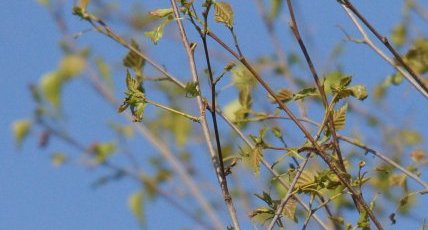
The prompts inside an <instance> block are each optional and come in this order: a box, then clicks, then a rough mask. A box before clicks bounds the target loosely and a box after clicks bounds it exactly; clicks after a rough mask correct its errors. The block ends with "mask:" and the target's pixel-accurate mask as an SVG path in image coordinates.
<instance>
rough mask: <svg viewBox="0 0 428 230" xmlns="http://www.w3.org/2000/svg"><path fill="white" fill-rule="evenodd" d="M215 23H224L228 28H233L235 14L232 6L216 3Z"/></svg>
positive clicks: (225, 3)
mask: <svg viewBox="0 0 428 230" xmlns="http://www.w3.org/2000/svg"><path fill="white" fill-rule="evenodd" d="M214 10H215V15H214V16H215V17H214V19H215V21H216V22H220V23H224V24H225V25H226V26H227V27H229V28H232V27H233V20H234V14H233V10H232V6H231V5H230V4H229V3H227V2H215V4H214Z"/></svg>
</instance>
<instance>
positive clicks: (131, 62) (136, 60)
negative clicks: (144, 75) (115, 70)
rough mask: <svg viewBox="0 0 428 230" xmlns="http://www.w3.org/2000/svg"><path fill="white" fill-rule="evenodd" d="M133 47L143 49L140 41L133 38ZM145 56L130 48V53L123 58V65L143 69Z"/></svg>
mask: <svg viewBox="0 0 428 230" xmlns="http://www.w3.org/2000/svg"><path fill="white" fill-rule="evenodd" d="M131 47H133V48H134V49H136V50H138V51H141V50H140V47H139V45H138V43H137V42H136V41H135V40H131ZM144 62H145V60H144V58H142V57H141V56H140V55H138V54H137V53H136V52H134V51H132V50H130V51H129V52H128V54H126V56H125V58H123V65H124V66H125V67H128V68H132V69H134V70H135V71H137V70H141V68H142V67H143V65H144Z"/></svg>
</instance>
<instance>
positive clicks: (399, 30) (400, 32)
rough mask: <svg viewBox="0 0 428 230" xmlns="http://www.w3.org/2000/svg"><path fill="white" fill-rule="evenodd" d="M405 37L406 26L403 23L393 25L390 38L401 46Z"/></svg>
mask: <svg viewBox="0 0 428 230" xmlns="http://www.w3.org/2000/svg"><path fill="white" fill-rule="evenodd" d="M406 39H407V26H406V25H405V24H403V23H400V24H398V25H397V26H395V27H394V29H393V30H392V34H391V40H392V42H393V43H395V44H396V45H397V46H402V45H404V43H405V42H406Z"/></svg>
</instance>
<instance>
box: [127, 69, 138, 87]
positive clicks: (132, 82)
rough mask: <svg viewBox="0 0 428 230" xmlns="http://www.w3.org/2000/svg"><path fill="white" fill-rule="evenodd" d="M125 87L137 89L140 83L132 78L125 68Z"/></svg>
mask: <svg viewBox="0 0 428 230" xmlns="http://www.w3.org/2000/svg"><path fill="white" fill-rule="evenodd" d="M126 87H127V88H128V90H129V91H132V92H133V91H138V89H139V87H140V85H139V84H138V81H137V80H136V79H134V78H133V77H132V76H131V74H130V73H129V71H128V70H126Z"/></svg>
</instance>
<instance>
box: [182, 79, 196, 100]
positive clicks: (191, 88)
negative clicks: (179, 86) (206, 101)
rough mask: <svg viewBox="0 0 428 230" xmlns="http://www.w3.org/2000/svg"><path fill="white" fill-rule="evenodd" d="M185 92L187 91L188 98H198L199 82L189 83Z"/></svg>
mask: <svg viewBox="0 0 428 230" xmlns="http://www.w3.org/2000/svg"><path fill="white" fill-rule="evenodd" d="M184 90H185V91H186V97H196V96H198V95H199V90H198V83H197V82H193V81H192V82H188V83H187V84H186V87H185V88H184Z"/></svg>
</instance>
